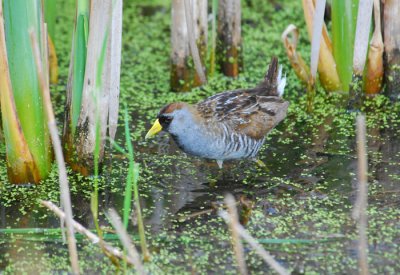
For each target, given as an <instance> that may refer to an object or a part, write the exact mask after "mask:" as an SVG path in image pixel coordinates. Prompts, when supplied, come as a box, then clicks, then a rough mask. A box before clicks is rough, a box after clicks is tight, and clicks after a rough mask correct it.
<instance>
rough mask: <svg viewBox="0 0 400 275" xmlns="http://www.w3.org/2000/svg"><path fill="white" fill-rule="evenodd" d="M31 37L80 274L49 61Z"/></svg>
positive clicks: (73, 266) (73, 261)
mask: <svg viewBox="0 0 400 275" xmlns="http://www.w3.org/2000/svg"><path fill="white" fill-rule="evenodd" d="M44 33H46V31H44ZM44 37H47V33H46V34H45V35H44ZM30 38H31V43H32V49H33V54H34V57H35V63H36V68H37V72H38V79H39V85H40V90H41V91H42V98H43V105H44V107H45V111H46V115H47V125H48V127H49V131H50V136H51V141H52V143H53V148H54V153H55V155H56V160H57V164H58V176H59V181H60V194H61V196H60V198H61V204H62V205H63V207H64V211H65V224H66V227H67V240H68V250H69V257H70V261H71V269H72V272H73V273H74V274H79V273H80V271H79V262H78V251H77V249H76V240H75V235H74V228H73V225H72V221H73V218H72V206H71V196H70V192H69V184H68V178H67V169H66V168H65V162H64V155H63V153H62V147H61V140H60V137H59V136H58V129H57V125H56V120H55V118H54V112H53V107H52V105H51V100H50V90H49V82H48V74H47V72H46V73H45V72H44V70H43V64H46V65H47V64H48V61H47V60H45V61H44V62H42V61H41V58H40V53H39V46H38V42H37V38H36V36H35V33H34V32H33V31H32V30H31V31H30ZM43 40H44V39H43ZM44 45H46V43H44ZM45 53H47V48H46V50H45ZM43 56H44V57H45V58H47V56H48V55H47V54H44V55H43ZM45 79H46V80H47V81H46V80H45Z"/></svg>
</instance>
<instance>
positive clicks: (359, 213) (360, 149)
mask: <svg viewBox="0 0 400 275" xmlns="http://www.w3.org/2000/svg"><path fill="white" fill-rule="evenodd" d="M366 143H367V142H366V126H365V116H364V115H358V116H357V158H358V172H357V180H358V188H357V198H356V202H355V205H354V209H353V213H352V214H353V219H355V220H356V221H357V228H358V266H359V271H360V274H362V275H367V274H369V271H368V236H367V228H368V219H367V207H368V160H367V149H366V148H367V145H366Z"/></svg>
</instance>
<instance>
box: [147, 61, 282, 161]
mask: <svg viewBox="0 0 400 275" xmlns="http://www.w3.org/2000/svg"><path fill="white" fill-rule="evenodd" d="M285 85H286V77H282V68H281V67H279V66H278V59H277V58H276V57H273V58H272V60H271V63H270V65H269V68H268V71H267V73H266V75H265V78H264V80H263V81H262V82H261V83H260V84H259V85H258V86H257V87H255V88H253V89H239V90H234V91H226V92H222V93H219V94H216V95H213V96H211V97H208V98H206V99H205V100H203V101H201V102H199V103H197V104H195V105H191V104H188V103H184V102H174V103H170V104H168V105H166V106H165V107H163V108H162V109H161V110H160V112H159V113H158V116H157V119H156V121H155V122H154V124H153V127H152V128H151V129H150V130H149V132H148V133H147V135H146V138H149V137H152V136H154V135H156V134H157V133H158V132H160V131H165V132H168V133H169V134H170V135H171V137H172V138H173V139H174V141H175V143H176V144H177V145H178V147H179V148H180V149H181V150H182V151H184V152H185V153H188V154H190V155H194V156H198V157H201V158H206V159H213V160H216V161H217V163H218V165H219V167H220V168H221V167H222V164H223V161H224V160H233V159H245V158H248V159H254V160H256V155H257V153H258V151H259V150H260V148H261V146H262V145H263V143H264V140H265V136H266V135H267V134H268V133H269V132H270V131H271V130H272V129H273V128H274V127H275V126H276V125H277V124H278V123H279V122H281V121H282V120H283V119H284V118H285V117H286V113H287V109H288V106H289V102H287V101H285V100H284V99H283V98H282V95H283V92H284V88H285Z"/></svg>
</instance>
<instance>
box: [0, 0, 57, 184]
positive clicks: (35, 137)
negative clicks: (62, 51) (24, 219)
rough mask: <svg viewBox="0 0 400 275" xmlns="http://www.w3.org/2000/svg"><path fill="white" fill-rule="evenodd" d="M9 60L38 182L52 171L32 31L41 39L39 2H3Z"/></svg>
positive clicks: (17, 101)
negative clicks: (30, 36) (30, 33)
mask: <svg viewBox="0 0 400 275" xmlns="http://www.w3.org/2000/svg"><path fill="white" fill-rule="evenodd" d="M4 19H5V37H6V47H7V58H8V65H9V74H10V79H11V85H12V92H13V96H14V100H15V108H16V113H17V115H18V120H19V122H20V126H21V130H22V133H23V136H24V138H25V140H26V143H27V145H28V147H29V151H30V153H31V155H32V158H33V161H34V162H35V165H36V166H37V168H38V174H39V178H43V177H45V176H46V175H47V174H48V172H49V170H50V168H51V160H52V156H51V147H50V138H49V133H48V129H47V125H46V119H45V115H44V110H43V102H42V98H41V92H40V88H39V81H38V79H37V71H36V65H35V61H34V57H33V53H32V47H31V42H30V38H29V32H28V31H29V29H33V31H34V32H35V33H36V34H37V35H38V37H40V33H41V32H42V30H41V28H40V27H41V26H42V22H41V20H42V10H41V4H40V1H39V0H34V1H33V0H32V1H24V0H12V1H11V0H6V1H4Z"/></svg>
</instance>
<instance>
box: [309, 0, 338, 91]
mask: <svg viewBox="0 0 400 275" xmlns="http://www.w3.org/2000/svg"><path fill="white" fill-rule="evenodd" d="M302 4H303V11H304V18H305V20H306V24H307V30H308V35H309V37H310V39H311V40H312V36H313V35H312V33H313V17H314V10H315V8H314V4H313V1H312V0H302ZM325 39H328V37H327V36H324V39H321V40H320V49H319V60H318V74H319V79H320V82H321V85H322V86H323V87H324V89H325V90H326V91H338V90H340V89H341V87H342V84H341V82H340V79H339V75H338V73H337V71H336V62H335V59H334V58H333V54H332V51H331V48H330V47H329V46H328V44H327V43H326V42H325Z"/></svg>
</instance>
